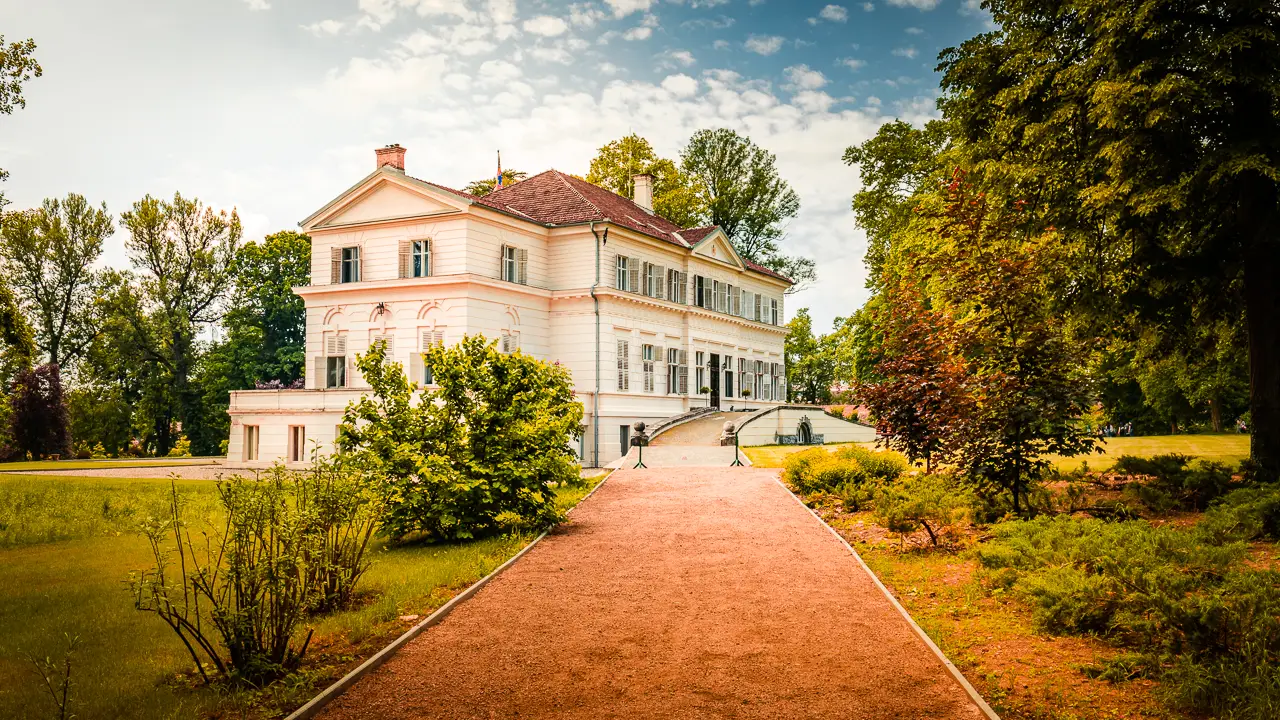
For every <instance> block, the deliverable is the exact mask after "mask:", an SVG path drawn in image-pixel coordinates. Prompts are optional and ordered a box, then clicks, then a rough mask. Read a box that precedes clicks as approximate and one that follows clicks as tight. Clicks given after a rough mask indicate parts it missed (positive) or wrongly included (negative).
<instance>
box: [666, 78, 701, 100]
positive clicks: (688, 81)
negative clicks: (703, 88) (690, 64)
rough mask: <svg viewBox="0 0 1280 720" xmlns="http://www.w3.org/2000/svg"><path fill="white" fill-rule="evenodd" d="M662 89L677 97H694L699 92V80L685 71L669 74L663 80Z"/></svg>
mask: <svg viewBox="0 0 1280 720" xmlns="http://www.w3.org/2000/svg"><path fill="white" fill-rule="evenodd" d="M662 89H663V90H666V91H667V92H669V93H671V94H672V95H675V96H676V97H680V98H685V97H693V95H694V93H696V92H698V81H697V80H694V79H693V78H691V77H689V76H688V75H685V74H683V73H681V74H679V75H668V76H667V77H666V78H664V79H663V80H662Z"/></svg>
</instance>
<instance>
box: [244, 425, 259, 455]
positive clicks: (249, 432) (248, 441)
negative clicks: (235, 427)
mask: <svg viewBox="0 0 1280 720" xmlns="http://www.w3.org/2000/svg"><path fill="white" fill-rule="evenodd" d="M244 459H245V460H257V459H258V426H257V425H245V426H244Z"/></svg>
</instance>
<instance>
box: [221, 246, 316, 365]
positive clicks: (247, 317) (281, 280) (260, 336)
mask: <svg viewBox="0 0 1280 720" xmlns="http://www.w3.org/2000/svg"><path fill="white" fill-rule="evenodd" d="M231 272H232V274H233V276H234V291H233V293H232V298H231V304H230V309H229V310H228V311H227V313H226V315H225V317H224V318H223V319H222V325H223V327H224V328H226V329H227V332H228V336H229V338H230V339H232V340H233V341H234V339H235V338H236V337H237V336H242V337H246V336H247V337H248V338H251V339H252V341H253V343H254V346H255V349H256V350H257V358H256V360H255V362H254V365H253V367H252V368H251V369H249V373H248V375H247V377H246V380H247V381H248V382H249V383H250V385H247V387H251V386H252V385H251V383H254V382H263V381H269V380H277V381H279V382H281V383H284V384H286V385H287V384H289V383H292V382H294V381H295V380H298V379H300V378H301V377H302V374H303V364H304V361H305V360H306V341H307V318H306V311H307V307H306V303H304V302H303V300H302V298H301V297H299V296H298V294H297V293H295V292H294V291H293V288H295V287H299V286H303V285H308V284H310V282H311V238H310V237H309V236H307V235H305V234H303V233H299V232H294V231H292V230H282V231H281V232H278V233H274V234H272V235H268V236H266V237H265V238H263V239H262V241H261V242H251V243H248V244H245V245H243V246H241V247H240V248H239V249H238V250H237V251H236V256H235V262H234V263H233V265H232V267H231Z"/></svg>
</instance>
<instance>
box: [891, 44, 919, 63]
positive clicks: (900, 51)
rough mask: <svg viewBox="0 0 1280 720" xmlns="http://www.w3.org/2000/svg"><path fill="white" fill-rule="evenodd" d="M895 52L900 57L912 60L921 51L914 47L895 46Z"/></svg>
mask: <svg viewBox="0 0 1280 720" xmlns="http://www.w3.org/2000/svg"><path fill="white" fill-rule="evenodd" d="M893 54H894V55H897V56H898V57H904V58H907V59H909V60H910V59H912V58H914V57H915V56H916V55H918V54H919V53H918V52H917V51H916V49H915V48H914V47H911V46H907V47H900V48H894V49H893Z"/></svg>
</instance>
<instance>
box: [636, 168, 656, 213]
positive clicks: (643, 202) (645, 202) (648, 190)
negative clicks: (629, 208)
mask: <svg viewBox="0 0 1280 720" xmlns="http://www.w3.org/2000/svg"><path fill="white" fill-rule="evenodd" d="M631 182H633V183H635V191H634V192H633V193H632V198H631V199H632V200H633V201H634V202H635V204H637V205H639V206H640V207H642V208H644V211H645V212H647V213H649V214H650V215H652V214H653V176H652V175H650V174H649V173H641V174H640V175H633V176H632V177H631Z"/></svg>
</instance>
